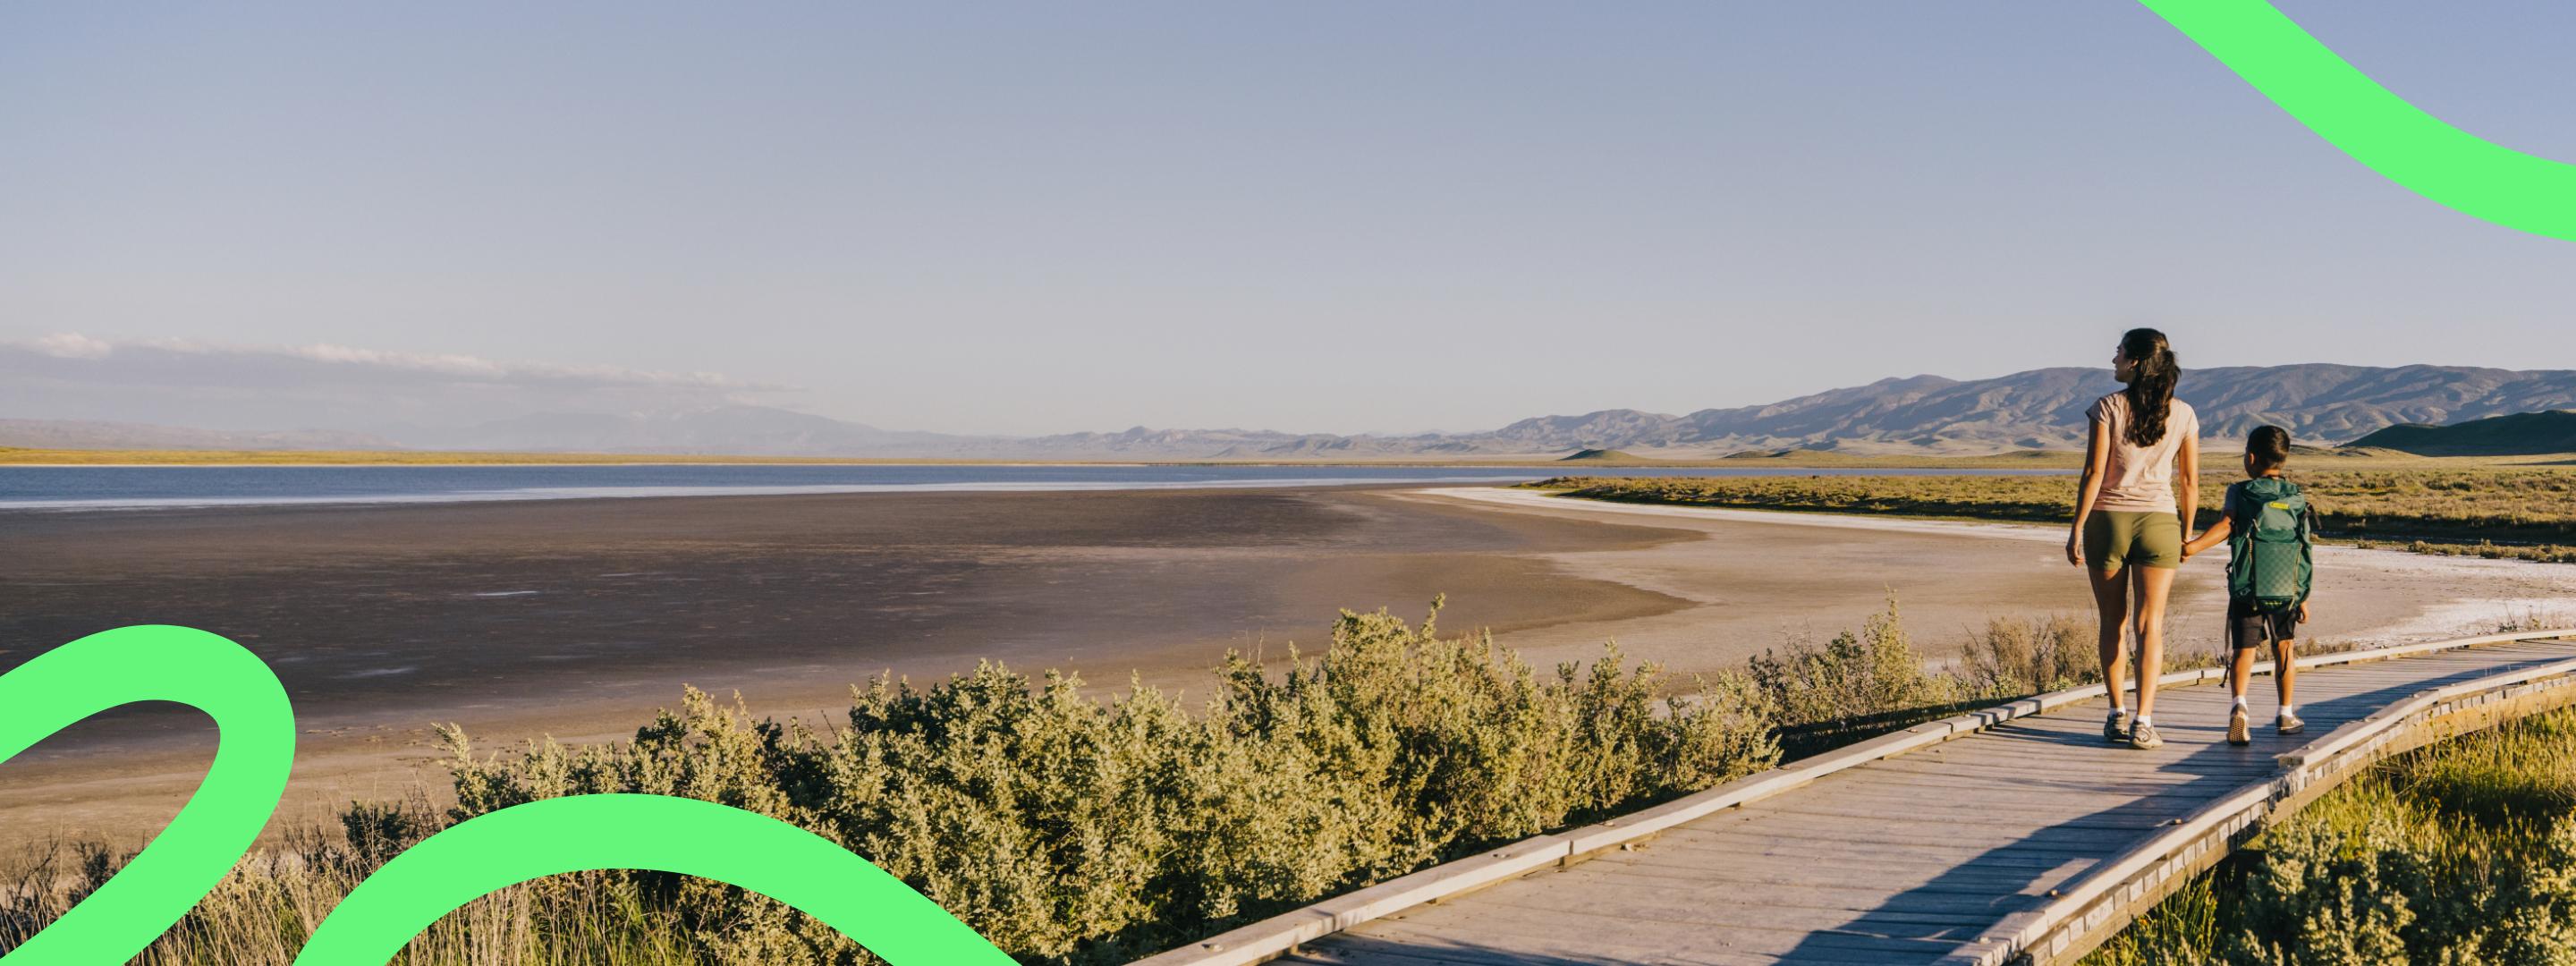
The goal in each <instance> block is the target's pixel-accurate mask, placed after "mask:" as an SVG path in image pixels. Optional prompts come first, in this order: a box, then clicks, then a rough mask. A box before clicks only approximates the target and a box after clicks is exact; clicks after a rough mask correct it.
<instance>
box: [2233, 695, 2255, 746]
mask: <svg viewBox="0 0 2576 966" xmlns="http://www.w3.org/2000/svg"><path fill="white" fill-rule="evenodd" d="M2227 743H2228V744H2231V745H2250V744H2253V743H2254V725H2253V724H2252V723H2250V722H2248V721H2246V720H2245V708H2244V706H2243V705H2238V706H2237V708H2236V710H2235V711H2232V712H2229V713H2228V715H2227Z"/></svg>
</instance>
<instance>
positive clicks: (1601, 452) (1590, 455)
mask: <svg viewBox="0 0 2576 966" xmlns="http://www.w3.org/2000/svg"><path fill="white" fill-rule="evenodd" d="M1557 462H1559V463H1660V462H1663V461H1662V460H1650V459H1647V458H1645V457H1643V456H1637V455H1633V454H1629V453H1623V452H1620V451H1618V450H1615V449H1587V450H1583V451H1581V452H1578V453H1575V454H1574V455H1572V456H1568V457H1565V458H1563V459H1559V460H1557Z"/></svg>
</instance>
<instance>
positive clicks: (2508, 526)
mask: <svg viewBox="0 0 2576 966" xmlns="http://www.w3.org/2000/svg"><path fill="white" fill-rule="evenodd" d="M2420 462H2421V464H2422V465H2421V466H2420V467H2417V468H2385V467H2374V468H2368V469H2352V468H2340V467H2341V466H2342V464H2338V467H2339V468H2333V469H2307V468H2303V467H2295V466H2294V470H2293V472H2292V474H2291V479H2293V480H2295V481H2297V482H2298V483H2299V485H2300V486H2301V487H2303V488H2304V489H2305V490H2306V491H2307V493H2308V495H2309V498H2310V500H2311V501H2312V502H2313V503H2314V504H2315V505H2316V506H2317V508H2318V511H2319V513H2320V515H2321V517H2322V520H2323V526H2324V530H2325V533H2324V536H2325V537H2326V539H2329V540H2340V541H2345V542H2350V543H2354V544H2358V545H2363V546H2394V547H2398V548H2402V549H2410V550H2416V551H2420V552H2425V553H2439V554H2452V555H2473V556H2482V557H2495V558H2515V559H2526V560H2543V561H2554V562H2561V563H2565V562H2576V469H2571V468H2568V467H2557V466H2517V465H2497V464H2495V463H2492V462H2464V461H2443V460H2423V461H2420ZM2213 469H2225V470H2227V471H2228V472H2224V473H2220V472H2204V473H2203V474H2202V476H2201V495H2200V520H2199V525H2201V526H2207V525H2208V524H2209V523H2211V522H2214V521H2216V520H2217V518H2218V507H2219V502H2220V499H2221V497H2222V496H2223V495H2224V493H2225V492H2226V488H2227V484H2229V483H2231V482H2234V481H2235V480H2237V479H2239V478H2241V473H2240V472H2236V468H2235V467H2234V466H2232V465H2229V466H2225V467H2214V468H2213ZM1530 485H1531V486H1533V487H1537V488H1541V489H1547V490H1553V491H1557V492H1560V493H1562V494H1564V495H1566V496H1569V497H1577V498H1583V499H1595V500H1612V501H1620V502H1631V503H1664V504H1679V505H1687V506H1715V507H1731V508H1738V509H1753V510H1781V511H1791V512H1802V511H1803V512H1826V513H1884V514H1894V515H1898V516H1909V517H1925V518H1935V519H1961V520H2003V521H2012V522H2021V523H2054V524H2060V525H2063V524H2066V523H2068V522H2069V521H2070V520H2071V519H2072V517H2073V516H2074V513H2075V481H2074V480H2073V479H2072V478H2070V477H2067V476H2063V475H2058V476H1765V477H1689V478H1682V477H1590V476H1585V477H1558V478H1555V479H1550V480H1545V481H1541V482H1539V483H1534V484H1530Z"/></svg>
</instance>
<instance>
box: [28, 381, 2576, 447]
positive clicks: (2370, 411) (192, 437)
mask: <svg viewBox="0 0 2576 966" xmlns="http://www.w3.org/2000/svg"><path fill="white" fill-rule="evenodd" d="M2118 388H2119V386H2118V384H2117V383H2114V382H2113V381H2112V380H2111V377H2110V373H2109V372H2108V371H2106V370H2103V369H2095V368H2052V369H2033V370H2030V371H2027V372H2017V373H2013V374H2010V375H2005V376H1997V377H1994V378H1991V379H1970V380H1959V379H1948V378H1943V377H1941V376H1929V375H1922V376H1910V377H1904V378H1890V379H1881V380H1879V381H1877V382H1873V383H1870V384H1868V385H1864V386H1853V387H1848V388H1843V389H1833V390H1828V391H1825V392H1820V393H1816V394H1813V395H1808V396H1801V397H1798V398H1795V399H1786V400H1781V401H1779V402H1775V403H1770V404H1768V405H1760V406H1739V407H1732V408H1718V409H1703V410H1699V411H1697V412H1692V413H1686V414H1681V415H1673V414H1666V413H1652V412H1643V411H1639V410H1634V409H1608V410H1601V411H1598V412H1591V413H1584V414H1580V415H1568V416H1540V417H1533V418H1530V419H1523V420H1520V421H1518V422H1515V423H1512V424H1510V425H1507V426H1504V427H1501V428H1499V429H1495V430H1491V431H1485V432H1470V433H1421V434H1413V435H1357V436H1342V435H1334V434H1328V433H1302V434H1301V433H1284V432H1275V431H1267V430H1242V429H1148V428H1146V427H1143V426H1138V427H1135V428H1131V429H1128V430H1125V431H1123V432H1114V433H1102V432H1086V433H1067V434H1060V435H1054V436H1036V437H1003V436H963V435H949V434H941V433H924V432H905V431H899V430H886V429H879V428H876V427H873V426H867V425H863V424H860V423H854V422H848V421H845V420H838V419H832V418H828V417H824V416H817V415H812V414H809V413H800V412H794V411H791V410H786V409H778V408H771V407H761V406H718V407H710V408H704V409H696V410H689V411H680V412H661V413H644V414H609V413H531V414H527V415H524V416H517V417H513V418H509V419H501V420H495V421H490V422H484V423H479V424H474V425H469V426H463V427H448V428H427V427H419V426H409V425H393V426H385V427H380V428H377V429H375V430H374V431H372V432H370V433H367V434H351V433H311V432H307V433H298V432H296V431H285V432H277V433H247V434H246V433H221V432H214V431H205V430H187V429H174V428H170V427H157V426H139V425H133V424H109V423H75V422H67V421H56V420H0V445H14V446H51V447H64V448H81V447H90V448H109V447H136V446H154V447H175V448H247V447H254V446H256V447H264V448H303V449H318V448H359V447H365V446H368V445H370V444H374V445H379V446H380V445H383V444H386V443H390V444H391V445H393V446H397V447H403V448H416V449H469V450H511V451H522V452H540V451H557V452H612V453H613V452H627V453H724V454H737V455H746V456H754V455H757V456H771V455H776V456H853V457H917V458H949V459H1152V460H1299V459H1311V460H1333V459H1343V460H1355V459H1406V458H1412V459H1451V458H1465V457H1474V458H1492V457H1504V456H1551V457H1552V456H1560V455H1563V454H1565V453H1568V452H1572V451H1575V450H1582V449H1617V450H1624V451H1627V452H1629V453H1633V454H1636V455H1637V456H1641V457H1649V458H1666V459H1681V458H1707V457H1715V456H1724V455H1727V454H1730V453H1735V452H1741V451H1744V450H1776V449H1792V448H1796V449H1818V450H1834V451H1841V452H1847V453H1855V454H1867V455H1880V454H1927V455H1928V454H1970V453H1990V452H1996V451H2002V450H2014V449H2073V448H2080V447H2081V446H2082V445H2083V431H2084V411H2085V409H2086V408H2087V407H2089V406H2090V405H2092V403H2093V400H2095V399H2096V398H2099V397H2100V396H2101V395H2102V394H2104V393H2108V392H2112V391H2114V390H2116V389H2118ZM2178 394H2179V395H2180V397H2181V398H2182V399H2183V400H2185V401H2187V402H2189V403H2191V404H2192V405H2193V406H2194V407H2195V408H2196V409H2197V410H2198V411H2199V413H2200V417H2201V423H2202V427H2203V435H2205V436H2207V437H2210V438H2213V439H2220V440H2225V439H2237V438H2242V437H2243V436H2244V434H2245V433H2246V432H2247V431H2248V430H2250V429H2252V428H2253V427H2255V426H2258V425H2262V424H2265V423H2277V424H2280V425H2282V426H2285V427H2288V428H2289V429H2290V431H2291V432H2292V434H2293V435H2294V437H2295V438H2296V439H2297V440H2298V441H2299V442H2300V443H2303V444H2321V443H2335V444H2340V443H2347V442H2351V441H2353V440H2356V439H2358V438H2360V437H2363V436H2367V435H2369V434H2371V433H2373V432H2376V431H2378V430H2381V429H2385V428H2387V427H2390V426H2398V425H2405V424H2444V423H2453V422H2459V421H2463V420H2473V419H2480V418H2484V417H2489V416H2500V415H2506V414H2513V413H2525V412H2533V411H2540V410H2553V409H2566V408H2571V407H2576V371H2570V370H2539V371H2516V370H2508V369H2487V368H2475V367H2466V366H2434V365H2412V366H2396V367H2372V366H2346V365H2329V364H2307V365H2286V366H2239V367H2223V368H2211V369H2194V370H2190V371H2188V372H2186V373H2185V374H2184V377H2183V381H2182V384H2181V387H2180V389H2179V390H2178Z"/></svg>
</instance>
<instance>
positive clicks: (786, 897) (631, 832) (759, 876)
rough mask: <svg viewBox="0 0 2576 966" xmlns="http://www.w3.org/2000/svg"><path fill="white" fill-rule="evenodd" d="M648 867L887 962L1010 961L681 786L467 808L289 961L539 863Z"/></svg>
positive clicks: (380, 957) (411, 926) (394, 945)
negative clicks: (671, 792)
mask: <svg viewBox="0 0 2576 966" xmlns="http://www.w3.org/2000/svg"><path fill="white" fill-rule="evenodd" d="M589 869H657V870H660V871H664V872H678V873H681V874H684V875H694V876H700V877H703V878H708V879H717V880H721V881H724V882H730V883H732V884H734V885H738V886H741V887H743V888H746V889H750V890H752V891H754V892H758V893H760V894H762V895H765V896H768V897H770V898H772V899H776V900H778V901H780V902H784V903H787V904H788V905H791V906H794V907H796V908H797V909H799V910H802V911H804V912H805V914H807V915H810V916H813V917H814V918H817V919H820V920H823V921H824V922H825V923H828V924H830V925H831V927H832V928H834V929H838V930H840V931H841V934H842V935H844V936H848V937H850V938H851V939H854V940H857V941H858V943H859V944H860V945H863V946H866V947H867V948H868V951H869V952H872V953H875V954H877V955H878V956H880V957H882V958H884V959H885V960H886V961H887V962H890V963H895V964H898V966H904V964H916V963H921V964H927V963H959V964H969V966H1011V962H1012V961H1011V958H1010V957H1009V956H1005V955H1003V954H1002V952H1001V951H1000V950H998V949H995V948H993V946H992V944H991V943H987V942H985V941H984V937H982V936H978V935H976V934H975V931H974V930H971V929H968V928H966V924H965V923H961V922H958V921H957V918H956V917H955V916H951V915H949V914H948V911H947V910H945V909H941V908H939V906H938V904H936V903H933V902H931V901H930V900H928V899H925V898H922V896H921V893H918V892H914V891H913V890H912V887H911V886H907V885H904V884H903V880H901V879H897V878H895V877H894V876H891V875H888V874H886V871H885V870H883V869H880V868H877V867H876V865H875V864H874V863H871V862H869V861H868V860H866V859H862V858H860V857H858V856H856V855H853V854H851V853H850V851H849V850H847V849H844V848H842V847H840V846H838V845H834V844H832V843H831V841H830V840H828V839H825V838H823V837H822V836H819V835H816V834H814V833H812V832H808V831H805V830H804V829H801V828H797V827H796V826H793V825H789V824H787V823H785V822H782V821H779V820H777V819H774V818H770V817H768V816H766V815H759V814H755V813H752V812H746V811H743V810H741V809H737V808H727V807H725V806H722V805H717V804H714V803H712V802H702V801H698V800H697V799H694V798H673V797H670V796H665V795H577V796H573V797H570V798H552V799H546V800H543V801H535V802H529V803H527V804H525V805H517V806H513V807H510V808H505V809H502V810H500V811H497V812H493V813H491V814H488V815H483V816H480V817H477V818H473V819H469V820H467V821H465V822H462V823H459V824H457V825H456V826H455V827H453V828H450V829H448V830H446V831H444V832H440V833H438V834H436V835H433V836H430V837H429V838H427V839H425V840H423V841H422V842H421V843H420V844H418V845H414V846H412V847H411V848H410V849H408V850H406V851H404V852H403V853H402V854H401V855H397V856H395V857H394V859H393V861H391V862H387V863H385V867H384V868H382V869H379V870H377V872H376V874H375V875H373V876H370V877H368V879H367V881H365V882H361V883H359V884H358V888H357V889H356V890H354V891H352V892H350V893H349V897H348V898H346V899H343V900H341V901H340V905H339V908H336V909H333V910H331V917H330V918H328V919H325V920H323V921H322V927H321V928H319V929H316V930H314V931H313V939H312V941H311V942H309V943H307V944H306V945H305V947H304V951H303V953H302V954H300V955H298V956H296V957H295V961H296V963H297V964H299V966H303V964H317V966H318V964H324V963H381V962H384V961H385V960H387V959H390V958H392V957H393V955H394V953H396V952H398V951H400V950H401V949H402V946H403V944H404V943H407V942H410V941H411V938H412V937H413V936H417V935H419V934H420V932H421V930H424V929H427V928H429V924H430V923H432V922H436V921H437V920H438V917H440V916H443V915H446V914H447V913H448V912H450V911H452V910H454V909H455V908H456V907H458V906H462V905H464V904H465V903H467V902H470V901H472V900H473V899H474V898H475V897H477V896H480V895H483V894H485V893H488V892H491V891H493V890H496V889H500V888H503V887H505V886H510V885H515V884H518V883H521V882H526V881H528V880H530V879H534V878H537V877H539V876H547V875H554V874H556V873H559V872H580V871H585V870H589Z"/></svg>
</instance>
